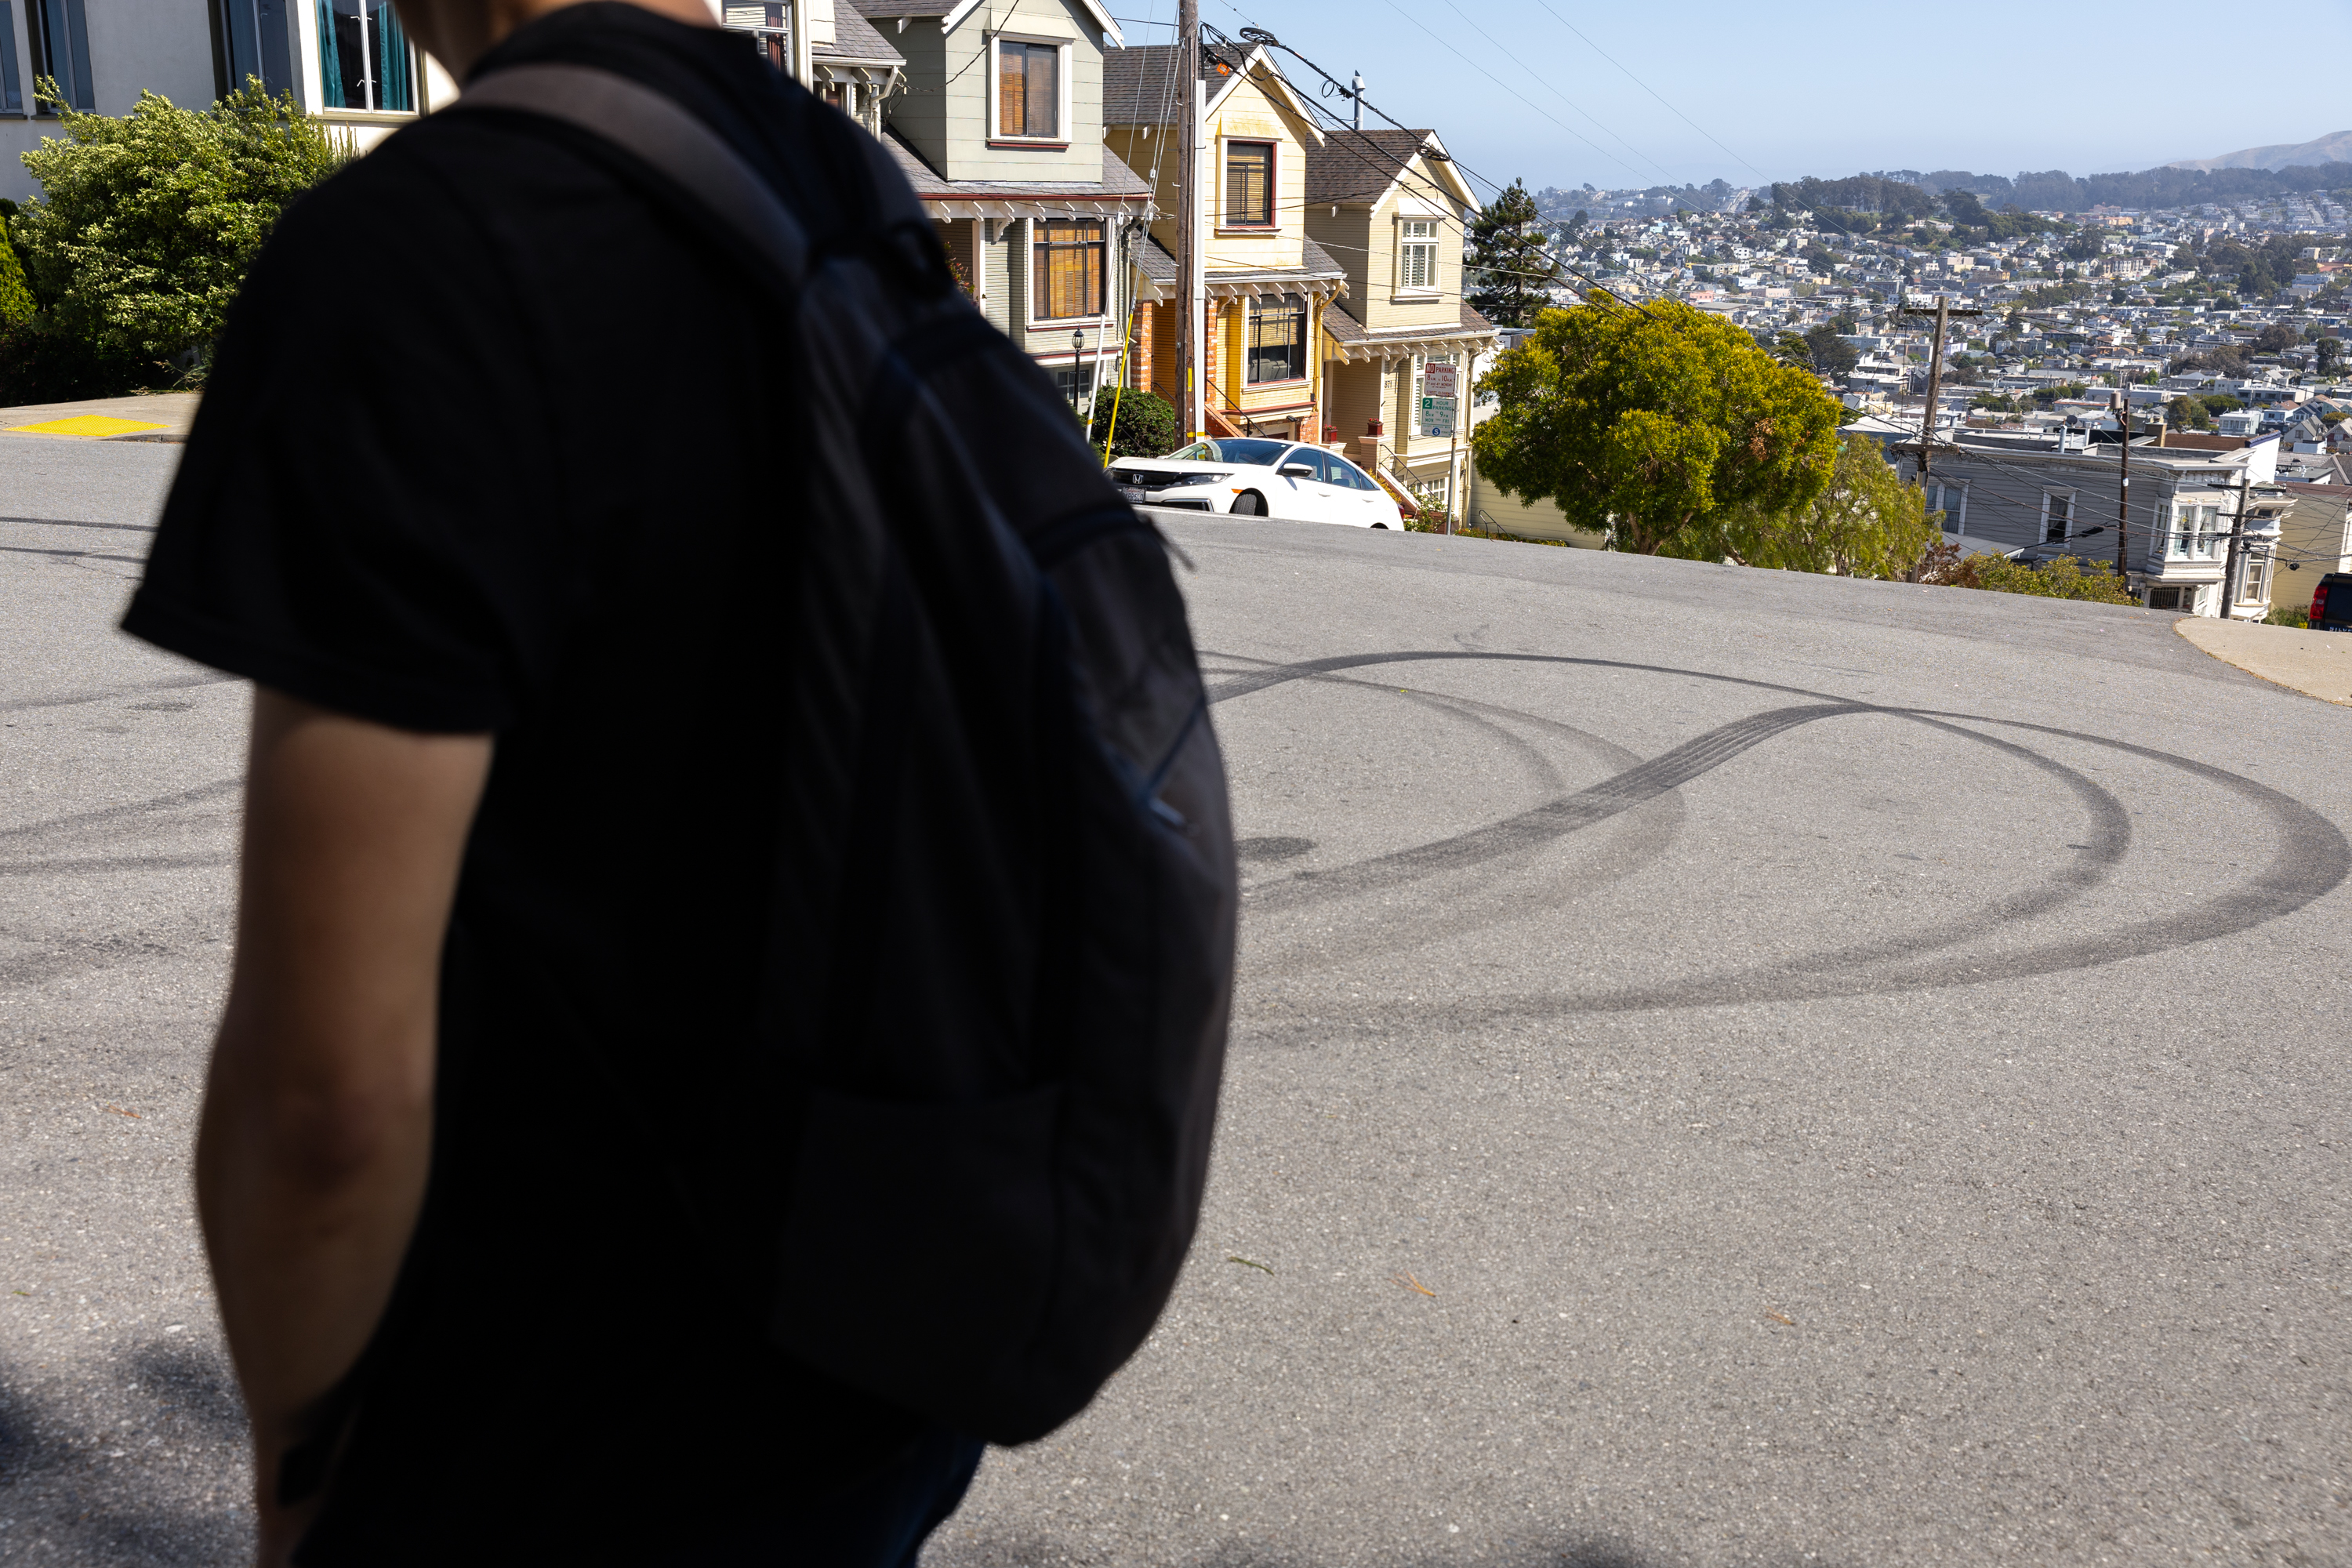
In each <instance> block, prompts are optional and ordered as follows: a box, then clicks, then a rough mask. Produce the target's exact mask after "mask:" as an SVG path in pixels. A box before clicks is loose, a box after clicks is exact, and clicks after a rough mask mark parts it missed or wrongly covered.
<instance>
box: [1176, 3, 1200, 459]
mask: <svg viewBox="0 0 2352 1568" xmlns="http://www.w3.org/2000/svg"><path fill="white" fill-rule="evenodd" d="M1200 98H1201V0H1178V4H1177V6H1176V102H1177V105H1178V112H1179V113H1181V115H1182V116H1183V117H1184V118H1183V132H1182V136H1181V140H1180V141H1179V142H1177V147H1176V213H1177V216H1176V363H1178V364H1180V365H1181V366H1182V367H1183V369H1182V371H1181V375H1182V378H1183V379H1182V381H1181V384H1180V387H1179V390H1178V392H1177V395H1176V419H1177V422H1178V423H1179V424H1180V425H1181V426H1182V427H1183V431H1184V438H1185V439H1186V440H1187V441H1191V440H1194V439H1196V438H1198V437H1200V436H1201V435H1202V433H1203V427H1202V419H1201V411H1200V410H1201V404H1200V398H1201V389H1200V387H1199V385H1198V384H1197V383H1196V382H1195V381H1194V379H1193V374H1192V371H1193V361H1194V360H1195V359H1196V358H1197V357H1199V356H1198V352H1197V351H1198V350H1199V348H1200V343H1199V341H1198V340H1199V335H1200V332H1201V322H1200V321H1199V320H1198V318H1197V316H1196V314H1195V307H1194V301H1195V300H1196V299H1197V298H1198V296H1199V294H1200V291H1201V281H1200V271H1201V252H1200V244H1199V241H1198V240H1197V238H1196V236H1197V235H1198V234H1199V233H1200V229H1201V113H1200Z"/></svg>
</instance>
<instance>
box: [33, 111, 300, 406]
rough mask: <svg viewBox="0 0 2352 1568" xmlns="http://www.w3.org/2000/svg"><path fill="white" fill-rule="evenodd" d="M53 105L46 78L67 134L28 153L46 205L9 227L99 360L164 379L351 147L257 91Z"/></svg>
mask: <svg viewBox="0 0 2352 1568" xmlns="http://www.w3.org/2000/svg"><path fill="white" fill-rule="evenodd" d="M57 94H58V88H57V84H56V83H55V82H54V81H49V80H47V79H44V80H43V81H42V82H41V83H40V86H39V89H38V96H39V97H40V99H41V101H42V102H43V103H45V104H47V106H49V107H50V108H52V109H54V110H56V111H57V113H58V118H59V120H60V121H62V122H63V124H64V128H65V132H66V135H65V136H64V137H63V138H62V139H52V140H48V141H44V142H42V143H41V146H40V149H39V151H37V152H33V153H26V154H25V155H24V159H25V166H26V168H28V169H30V170H31V171H32V173H33V176H34V178H36V179H37V180H38V181H40V183H41V196H40V198H39V199H38V200H36V201H31V202H28V203H26V205H25V208H24V210H23V211H22V212H21V213H20V214H18V215H17V217H16V221H15V222H14V223H13V224H11V225H10V228H11V230H12V231H13V233H14V235H15V237H16V241H17V243H18V244H19V245H20V246H21V247H23V249H24V253H25V258H26V263H27V270H28V271H29V272H30V274H31V280H32V284H33V289H34V293H35V294H36V295H37V297H38V298H40V299H41V300H42V301H43V302H44V303H45V304H46V305H47V307H48V310H47V314H49V315H52V316H54V318H55V321H54V326H55V327H56V329H58V330H59V331H64V332H66V333H68V334H69V335H71V336H73V337H75V338H78V339H79V340H81V341H83V342H86V343H88V344H89V345H90V346H91V347H92V348H94V349H95V350H97V351H99V352H100V353H108V354H112V355H118V356H122V357H125V358H128V359H131V360H134V361H137V362H139V363H144V364H149V365H153V366H157V367H161V366H163V365H164V364H166V363H168V362H171V361H173V360H174V359H175V358H179V357H181V356H184V355H188V354H190V353H194V354H196V355H199V356H201V355H202V354H203V353H205V351H206V350H207V349H208V347H209V345H210V344H211V342H212V341H213V339H214V338H215V337H216V336H218V335H219V332H220V330H221V323H222V321H223V320H224V319H225V318H226V314H227V311H228V306H229V301H230V300H233V299H234V298H235V297H236V291H237V289H238V287H239V286H240V285H241V284H242V283H243V281H244V279H245V272H246V268H247V266H248V265H250V264H251V262H252V260H253V258H254V255H255V253H256V252H257V251H258V250H259V249H260V248H261V245H262V242H263V241H264V240H266V239H267V238H268V237H269V231H270V229H271V227H272V226H275V225H276V223H277V222H278V216H279V215H280V214H282V213H283V212H284V211H285V210H286V208H287V206H288V205H289V204H290V203H291V202H292V201H293V200H294V198H295V197H297V196H299V195H301V194H302V193H303V192H304V191H306V190H308V189H310V186H312V185H313V184H317V183H318V182H319V181H320V180H321V179H323V178H325V177H326V176H327V175H328V174H332V173H333V172H334V171H335V170H336V169H337V168H338V167H339V166H341V163H342V162H343V159H344V157H345V156H346V153H345V152H344V150H343V148H342V147H341V145H340V144H339V143H338V142H335V141H334V140H333V139H332V138H331V136H330V134H329V132H328V131H327V128H326V127H325V126H324V125H323V124H321V123H320V121H316V120H314V119H312V118H311V117H310V116H309V115H307V114H304V113H303V112H302V111H301V110H300V109H299V107H298V106H297V105H296V103H295V101H294V99H293V96H292V95H291V94H290V93H289V94H288V95H286V96H284V97H282V98H275V99H273V98H271V97H270V96H269V95H268V92H266V91H264V90H263V89H262V88H261V86H260V85H259V84H258V83H257V82H256V83H249V84H248V85H247V86H246V87H245V88H243V89H239V90H238V91H236V92H234V93H231V94H230V95H229V96H228V97H226V98H225V99H223V100H220V101H219V102H218V103H215V104H214V105H213V106H212V107H211V108H209V109H203V110H193V109H181V108H178V107H176V106H175V105H173V103H172V101H171V100H169V99H165V98H161V97H158V96H157V95H156V94H154V93H152V92H142V93H141V94H140V95H139V101H138V103H137V104H136V105H134V106H133V107H132V109H131V112H130V113H129V114H127V115H124V116H121V117H120V118H116V117H114V116H110V115H103V114H85V113H83V112H81V111H80V110H76V109H73V108H71V107H70V106H68V105H67V104H65V103H63V102H62V101H60V100H58V96H57Z"/></svg>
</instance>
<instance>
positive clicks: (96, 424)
mask: <svg viewBox="0 0 2352 1568" xmlns="http://www.w3.org/2000/svg"><path fill="white" fill-rule="evenodd" d="M164 428H166V426H162V425H158V424H156V423H155V422H154V421H152V420H149V419H116V418H112V417H110V416H107V415H104V414H77V415H75V416H73V417H72V418H70V419H52V420H49V421H48V422H47V424H43V425H12V426H9V427H8V428H7V430H6V431H5V434H7V435H10V436H128V435H131V433H132V432H134V431H139V430H162V429H164Z"/></svg>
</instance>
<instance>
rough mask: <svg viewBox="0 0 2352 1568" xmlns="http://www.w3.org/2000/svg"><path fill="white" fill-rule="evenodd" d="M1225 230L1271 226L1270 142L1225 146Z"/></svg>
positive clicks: (1237, 143)
mask: <svg viewBox="0 0 2352 1568" xmlns="http://www.w3.org/2000/svg"><path fill="white" fill-rule="evenodd" d="M1223 226H1225V227H1227V228H1272V227H1273V226H1274V143H1273V142H1226V143H1225V211H1224V223H1223Z"/></svg>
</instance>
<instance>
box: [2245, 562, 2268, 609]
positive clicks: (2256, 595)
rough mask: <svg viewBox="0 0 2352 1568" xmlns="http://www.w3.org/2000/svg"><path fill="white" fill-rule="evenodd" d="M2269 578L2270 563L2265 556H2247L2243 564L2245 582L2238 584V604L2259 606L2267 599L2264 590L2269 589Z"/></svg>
mask: <svg viewBox="0 0 2352 1568" xmlns="http://www.w3.org/2000/svg"><path fill="white" fill-rule="evenodd" d="M2270 577H2271V563H2270V560H2269V558H2268V557H2267V556H2262V555H2250V556H2248V557H2247V558H2246V564H2245V581H2244V582H2242V583H2240V584H2238V603H2240V604H2242V605H2259V604H2261V603H2262V602H2263V600H2264V599H2265V598H2267V597H2269V594H2268V593H2267V592H2266V590H2268V588H2269V587H2270Z"/></svg>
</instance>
